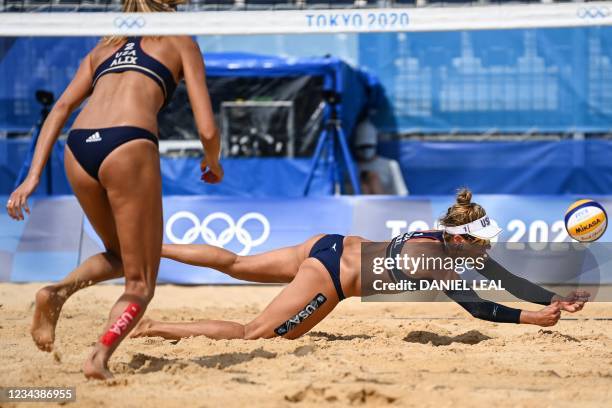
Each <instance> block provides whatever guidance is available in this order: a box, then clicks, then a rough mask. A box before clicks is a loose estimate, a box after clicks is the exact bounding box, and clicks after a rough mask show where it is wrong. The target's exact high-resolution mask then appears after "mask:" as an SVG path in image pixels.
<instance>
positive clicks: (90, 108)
mask: <svg viewBox="0 0 612 408" xmlns="http://www.w3.org/2000/svg"><path fill="white" fill-rule="evenodd" d="M177 41H179V39H178V38H177V37H158V38H151V37H143V38H142V42H141V45H142V48H143V50H144V51H145V52H146V53H147V54H148V55H150V56H151V57H153V58H155V59H156V60H158V61H159V62H161V63H162V64H164V65H165V66H166V67H167V68H168V69H169V70H170V71H171V72H172V75H173V77H174V80H175V82H177V83H178V80H180V79H181V77H182V71H183V70H182V65H181V56H180V52H179V48H180V46H179V44H177ZM124 44H125V41H123V42H121V43H120V44H114V45H107V44H103V43H100V44H99V45H98V46H96V47H95V48H94V49H93V50H92V51H91V53H90V60H91V69H92V71H95V70H96V68H97V67H98V66H99V65H100V64H102V63H103V62H104V61H105V60H106V59H108V58H109V57H110V56H112V55H113V54H114V53H115V52H116V51H117V50H119V49H120V48H121V47H122V46H123V45H124ZM163 103H164V95H163V92H162V91H161V89H160V88H159V86H158V85H157V84H156V83H155V82H154V81H153V80H152V79H150V78H148V77H147V76H145V75H143V74H142V73H139V72H136V71H127V72H122V73H115V74H110V75H104V76H102V77H101V78H100V79H99V80H98V82H97V83H96V87H95V89H94V90H93V93H92V94H91V96H90V97H89V99H88V100H87V101H86V103H85V105H84V107H83V109H82V110H81V112H80V113H79V115H78V117H77V118H76V120H75V122H74V124H73V128H75V129H97V128H106V127H113V126H136V127H140V128H143V129H147V130H149V131H150V132H152V133H153V134H157V114H158V112H159V109H160V108H161V106H162V105H163Z"/></svg>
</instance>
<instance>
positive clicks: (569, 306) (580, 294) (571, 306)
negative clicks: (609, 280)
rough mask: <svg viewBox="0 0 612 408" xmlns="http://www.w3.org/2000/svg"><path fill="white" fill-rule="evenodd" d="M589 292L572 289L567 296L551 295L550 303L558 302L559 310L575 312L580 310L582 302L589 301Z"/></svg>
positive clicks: (582, 305)
mask: <svg viewBox="0 0 612 408" xmlns="http://www.w3.org/2000/svg"><path fill="white" fill-rule="evenodd" d="M590 297H591V294H590V293H589V292H587V291H585V290H574V291H572V292H570V293H569V294H568V295H567V296H565V297H561V296H558V295H555V296H553V298H552V303H554V302H558V303H559V306H560V307H561V310H563V311H565V312H570V313H575V312H579V311H581V310H582V308H583V307H584V304H585V303H586V302H588V301H589V298H590Z"/></svg>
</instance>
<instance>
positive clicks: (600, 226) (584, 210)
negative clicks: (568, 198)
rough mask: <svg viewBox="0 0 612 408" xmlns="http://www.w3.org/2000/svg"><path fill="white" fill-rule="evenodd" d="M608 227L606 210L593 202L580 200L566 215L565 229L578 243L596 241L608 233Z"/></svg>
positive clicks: (571, 206)
mask: <svg viewBox="0 0 612 408" xmlns="http://www.w3.org/2000/svg"><path fill="white" fill-rule="evenodd" d="M607 226H608V215H607V214H606V210H605V209H604V208H603V206H602V205H601V204H599V203H598V202H596V201H593V200H578V201H576V202H575V203H573V204H572V205H570V207H569V208H568V209H567V211H566V213H565V229H567V233H568V234H569V236H570V237H572V238H574V239H575V240H576V241H580V242H592V241H596V240H598V239H599V238H601V236H602V235H603V234H604V232H606V228H607Z"/></svg>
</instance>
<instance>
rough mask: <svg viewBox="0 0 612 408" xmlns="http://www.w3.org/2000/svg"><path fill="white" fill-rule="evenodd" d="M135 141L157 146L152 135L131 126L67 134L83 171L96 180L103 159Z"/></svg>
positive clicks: (73, 131)
mask: <svg viewBox="0 0 612 408" xmlns="http://www.w3.org/2000/svg"><path fill="white" fill-rule="evenodd" d="M136 139H146V140H150V141H152V142H153V143H155V145H156V146H157V145H159V142H158V141H157V137H155V135H154V134H153V133H151V132H149V131H148V130H146V129H142V128H139V127H133V126H117V127H110V128H102V129H73V130H71V131H70V133H69V134H68V141H67V144H68V147H69V148H70V151H71V152H72V154H73V155H74V158H75V159H76V160H77V161H78V162H79V164H80V165H81V166H82V167H83V168H84V169H85V171H86V172H87V173H88V174H89V175H90V176H91V177H93V178H95V179H96V180H98V172H99V171H100V166H101V165H102V162H103V161H104V159H106V157H108V155H109V154H111V152H112V151H113V150H115V149H116V148H118V147H119V146H121V145H122V144H124V143H127V142H131V141H132V140H136Z"/></svg>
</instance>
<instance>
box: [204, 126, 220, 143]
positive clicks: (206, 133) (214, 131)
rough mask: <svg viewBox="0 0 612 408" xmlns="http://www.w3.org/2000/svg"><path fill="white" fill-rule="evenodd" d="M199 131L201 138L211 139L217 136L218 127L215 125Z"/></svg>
mask: <svg viewBox="0 0 612 408" xmlns="http://www.w3.org/2000/svg"><path fill="white" fill-rule="evenodd" d="M199 133H200V139H201V140H206V141H212V140H215V139H218V138H219V129H217V128H216V127H215V128H213V129H210V130H205V131H202V132H199Z"/></svg>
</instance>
